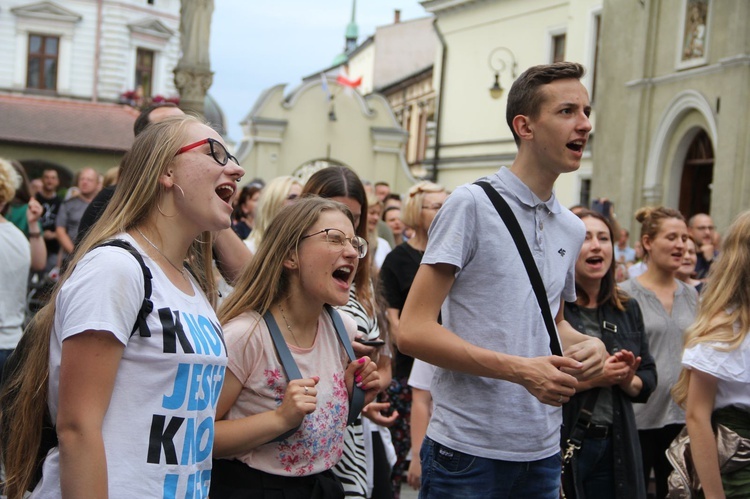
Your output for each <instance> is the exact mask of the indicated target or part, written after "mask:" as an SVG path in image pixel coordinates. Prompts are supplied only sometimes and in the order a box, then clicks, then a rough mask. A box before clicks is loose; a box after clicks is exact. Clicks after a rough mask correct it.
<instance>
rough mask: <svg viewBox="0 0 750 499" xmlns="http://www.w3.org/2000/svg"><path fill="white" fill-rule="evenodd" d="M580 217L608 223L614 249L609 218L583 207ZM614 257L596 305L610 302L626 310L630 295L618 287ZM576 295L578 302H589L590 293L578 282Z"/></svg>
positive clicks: (619, 308) (600, 287) (602, 283)
mask: <svg viewBox="0 0 750 499" xmlns="http://www.w3.org/2000/svg"><path fill="white" fill-rule="evenodd" d="M578 218H580V219H581V220H583V219H584V218H595V219H597V220H599V221H600V222H602V223H603V224H604V225H606V226H607V230H608V231H609V240H610V241H612V250H613V251H614V247H615V240H614V233H613V231H612V224H611V223H609V220H607V218H606V217H605V216H603V215H602V214H601V213H597V212H595V211H591V210H588V209H583V210H580V211H579V212H578ZM612 257H613V258H612V262H611V263H610V265H609V270H607V273H606V274H604V277H602V282H601V284H600V286H599V296H597V297H596V305H597V306H598V307H600V306H602V305H604V304H606V303H609V304H610V305H612V306H613V307H615V308H616V309H617V310H623V311H624V310H625V303H627V301H628V299H629V297H628V295H627V293H625V292H624V291H622V290H621V289H620V288H618V287H617V278H616V277H615V270H616V267H617V265H616V264H615V259H614V254H613V255H612ZM576 295H578V300H577V301H578V303H588V301H589V295H588V294H586V291H584V289H583V288H582V287H580V286H579V285H578V282H576Z"/></svg>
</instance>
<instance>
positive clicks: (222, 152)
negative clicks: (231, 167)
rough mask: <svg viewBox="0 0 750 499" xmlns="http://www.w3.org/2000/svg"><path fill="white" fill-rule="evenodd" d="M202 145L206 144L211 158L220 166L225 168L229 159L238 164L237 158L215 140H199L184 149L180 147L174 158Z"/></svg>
mask: <svg viewBox="0 0 750 499" xmlns="http://www.w3.org/2000/svg"><path fill="white" fill-rule="evenodd" d="M203 144H208V146H209V148H210V149H211V157H212V158H214V161H216V162H217V163H219V164H220V165H221V166H226V164H227V163H228V162H229V160H230V159H231V160H232V161H234V162H235V164H237V165H239V164H240V162H239V161H237V158H235V157H234V156H232V155H231V154H229V151H227V148H226V147H224V145H223V144H222V143H221V142H219V141H218V140H216V139H203V140H199V141H198V142H193V143H192V144H188V145H186V146H185V147H181V148H180V150H179V151H177V154H175V156H177V155H179V154H182V153H184V152H187V151H190V150H191V149H195V148H196V147H199V146H202V145H203Z"/></svg>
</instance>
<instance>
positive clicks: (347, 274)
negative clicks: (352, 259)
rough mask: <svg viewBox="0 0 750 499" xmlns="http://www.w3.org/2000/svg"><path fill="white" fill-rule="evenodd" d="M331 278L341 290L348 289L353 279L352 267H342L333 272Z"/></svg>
mask: <svg viewBox="0 0 750 499" xmlns="http://www.w3.org/2000/svg"><path fill="white" fill-rule="evenodd" d="M333 278H334V279H335V280H336V282H338V283H339V285H340V286H341V287H343V288H346V289H347V290H348V289H349V286H350V285H351V283H352V280H353V279H354V266H353V265H342V266H341V267H339V268H337V269H336V270H334V271H333Z"/></svg>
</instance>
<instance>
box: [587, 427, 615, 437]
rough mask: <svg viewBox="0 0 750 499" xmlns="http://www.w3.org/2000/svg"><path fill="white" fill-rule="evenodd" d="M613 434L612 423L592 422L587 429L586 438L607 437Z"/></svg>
mask: <svg viewBox="0 0 750 499" xmlns="http://www.w3.org/2000/svg"><path fill="white" fill-rule="evenodd" d="M611 434H612V425H602V424H592V425H591V426H589V427H588V429H587V430H586V438H607V437H609V436H610V435H611Z"/></svg>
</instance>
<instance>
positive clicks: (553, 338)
mask: <svg viewBox="0 0 750 499" xmlns="http://www.w3.org/2000/svg"><path fill="white" fill-rule="evenodd" d="M474 183H475V184H476V185H478V186H479V187H481V188H482V189H484V192H485V193H487V197H489V198H490V201H491V202H492V204H493V206H494V207H495V210H497V214H498V215H500V218H502V219H503V222H504V223H505V226H506V227H507V228H508V232H510V235H511V236H512V237H513V241H514V242H515V243H516V248H518V253H519V254H520V255H521V260H523V266H524V267H526V273H527V274H529V280H530V281H531V287H532V288H533V289H534V295H536V301H537V302H538V303H539V308H540V309H541V310H542V318H543V319H544V325H545V326H546V328H547V333H548V334H549V348H550V350H551V351H552V354H553V355H558V356H562V348H561V347H560V340H559V339H558V337H557V329H556V328H555V320H554V319H553V318H552V312H551V311H550V309H549V302H548V301H547V292H546V291H545V289H544V282H542V276H541V275H539V269H538V268H537V266H536V263H535V262H534V257H533V256H532V254H531V250H530V249H529V243H527V242H526V238H525V237H524V236H523V231H522V230H521V226H520V225H519V224H518V220H517V219H516V216H515V215H514V214H513V210H511V209H510V206H508V203H507V201H505V199H503V197H502V196H501V195H500V193H499V192H497V191H496V190H495V188H494V187H492V185H490V183H489V182H485V181H477V182H474Z"/></svg>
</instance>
